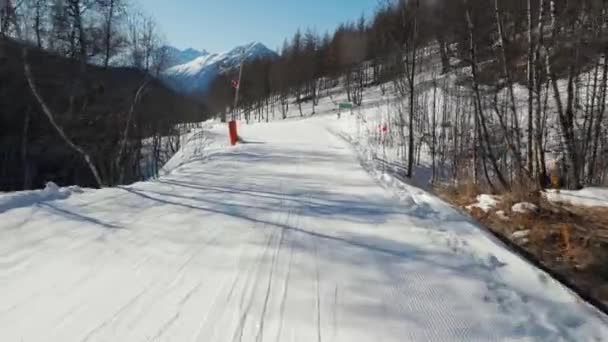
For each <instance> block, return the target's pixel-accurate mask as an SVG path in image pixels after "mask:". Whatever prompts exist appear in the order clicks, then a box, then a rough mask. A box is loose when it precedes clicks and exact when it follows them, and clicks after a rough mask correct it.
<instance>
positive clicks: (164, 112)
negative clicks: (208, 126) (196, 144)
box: [0, 0, 205, 191]
mask: <svg viewBox="0 0 608 342" xmlns="http://www.w3.org/2000/svg"><path fill="white" fill-rule="evenodd" d="M0 13H1V25H0V28H1V31H0V80H1V82H0V191H3V190H4V191H6V190H22V189H30V188H39V187H41V186H43V185H44V183H45V182H47V181H55V182H57V183H59V184H66V185H71V184H78V185H82V186H91V187H100V186H109V185H116V184H124V183H130V182H133V181H137V180H140V179H143V178H145V177H149V176H150V175H154V174H155V173H156V172H157V171H158V169H159V168H160V167H162V162H163V160H166V159H167V158H168V156H161V154H163V153H171V151H173V152H175V151H176V150H177V149H179V135H180V132H179V131H178V130H177V128H176V125H177V124H180V123H188V122H200V121H202V120H203V119H204V118H205V109H204V106H202V105H201V104H200V103H198V102H195V101H194V100H192V99H188V98H185V97H184V96H181V95H178V94H176V93H175V92H173V91H172V90H170V89H169V88H168V87H166V86H164V85H163V84H162V83H161V82H159V81H158V80H157V79H156V76H157V75H158V73H159V72H160V69H161V68H162V67H163V63H164V61H165V56H164V51H165V50H164V49H161V48H160V46H161V43H162V41H161V39H160V38H159V33H158V31H157V29H156V26H155V24H154V22H153V20H152V19H150V18H148V17H146V16H144V15H142V14H138V11H137V9H136V8H133V7H128V6H127V4H126V2H124V1H119V0H94V1H93V0H65V1H42V0H36V1H17V2H13V1H8V2H5V5H4V8H3V9H2V11H0ZM101 19H103V20H101Z"/></svg>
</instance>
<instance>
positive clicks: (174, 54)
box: [162, 46, 209, 68]
mask: <svg viewBox="0 0 608 342" xmlns="http://www.w3.org/2000/svg"><path fill="white" fill-rule="evenodd" d="M162 49H164V50H165V51H164V52H165V54H166V59H167V61H166V64H165V67H166V68H171V67H174V66H176V65H180V64H185V63H188V62H191V61H193V60H194V59H196V58H198V57H201V56H205V55H208V54H209V52H207V51H206V50H202V51H199V50H196V49H193V48H188V49H185V50H180V49H178V48H176V47H173V46H163V47H162Z"/></svg>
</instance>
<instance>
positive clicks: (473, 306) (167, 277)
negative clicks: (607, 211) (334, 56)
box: [0, 117, 608, 342]
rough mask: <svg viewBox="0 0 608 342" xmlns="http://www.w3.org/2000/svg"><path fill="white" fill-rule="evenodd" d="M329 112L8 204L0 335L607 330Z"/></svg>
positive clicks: (489, 337)
mask: <svg viewBox="0 0 608 342" xmlns="http://www.w3.org/2000/svg"><path fill="white" fill-rule="evenodd" d="M334 121H336V119H335V118H333V117H325V118H316V119H310V120H293V121H285V122H276V123H270V124H264V125H261V124H257V125H251V126H245V127H242V128H241V129H242V135H243V137H244V138H245V140H246V141H252V142H255V143H251V144H244V145H240V146H237V147H234V148H225V149H217V150H215V151H214V153H213V154H210V155H206V156H205V158H201V159H198V160H197V159H196V158H194V159H193V161H190V162H187V161H185V162H184V163H177V164H179V165H181V166H179V167H177V168H176V169H175V170H172V171H171V172H169V173H168V174H167V175H165V176H163V177H161V178H160V179H159V180H157V181H152V182H142V183H137V184H134V185H132V186H127V187H121V188H115V189H104V190H98V191H91V190H87V191H85V192H84V193H82V194H77V195H73V196H70V197H68V198H63V199H57V200H49V201H45V202H42V203H39V204H33V205H32V206H25V207H24V206H20V207H16V208H14V209H10V208H9V209H8V210H6V211H5V212H3V213H2V214H0V294H1V295H0V339H1V340H2V341H25V342H29V341H191V342H196V341H199V342H200V341H232V342H237V341H239V342H243V341H255V342H264V341H265V342H268V341H272V342H282V341H317V342H326V341H348V342H353V341H504V340H523V341H526V340H527V341H601V340H607V339H608V325H607V322H608V320H607V319H606V317H605V316H604V315H603V314H601V313H599V312H598V311H597V310H595V309H594V308H592V307H590V306H588V305H587V304H585V303H583V302H582V301H581V300H580V299H578V298H577V297H576V296H575V295H573V294H572V293H571V292H570V291H569V290H567V289H565V288H564V287H562V286H561V285H560V284H559V283H557V282H556V281H554V280H552V279H551V278H550V277H548V276H547V275H545V274H544V273H543V272H542V271H540V270H538V269H536V268H534V267H533V266H531V265H530V264H528V263H527V262H525V261H524V260H522V259H521V258H519V257H518V256H516V255H514V254H512V253H511V252H510V251H508V250H507V249H506V248H505V247H504V246H503V245H502V244H500V243H498V242H496V241H495V240H494V239H493V238H492V237H490V236H488V234H486V233H484V232H483V231H482V230H481V229H479V228H478V227H477V226H475V225H474V224H473V223H471V222H470V221H469V220H468V219H467V218H465V217H463V216H461V215H459V214H458V213H457V212H456V211H455V210H454V209H451V208H450V207H449V206H447V205H445V204H444V203H443V202H441V201H440V200H439V199H437V198H435V197H434V196H432V195H430V194H427V193H425V192H423V191H421V190H419V189H416V188H412V187H408V186H403V187H401V188H400V189H399V191H398V193H395V192H393V191H392V189H390V187H386V186H381V185H382V184H381V182H380V184H379V181H378V180H377V179H374V177H373V176H370V174H369V173H368V172H366V171H365V169H366V167H362V166H361V165H360V160H359V158H358V156H357V153H356V151H355V150H354V149H353V148H352V147H351V146H350V145H348V143H346V142H345V141H343V140H342V139H340V138H339V137H337V136H336V135H334V134H332V133H331V132H330V131H334V130H335V129H336V127H335V123H334ZM330 128H331V129H330ZM212 129H213V130H215V131H214V132H213V134H216V135H217V136H221V135H222V134H224V130H225V128H224V127H216V128H212ZM368 171H369V170H368Z"/></svg>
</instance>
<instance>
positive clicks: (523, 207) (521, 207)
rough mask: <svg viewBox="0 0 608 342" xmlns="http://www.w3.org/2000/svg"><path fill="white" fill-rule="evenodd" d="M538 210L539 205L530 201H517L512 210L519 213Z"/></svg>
mask: <svg viewBox="0 0 608 342" xmlns="http://www.w3.org/2000/svg"><path fill="white" fill-rule="evenodd" d="M537 210H538V207H537V206H536V205H535V204H533V203H530V202H521V203H517V204H515V205H514V206H513V207H512V208H511V211H512V212H514V213H518V214H527V213H531V212H535V211H537Z"/></svg>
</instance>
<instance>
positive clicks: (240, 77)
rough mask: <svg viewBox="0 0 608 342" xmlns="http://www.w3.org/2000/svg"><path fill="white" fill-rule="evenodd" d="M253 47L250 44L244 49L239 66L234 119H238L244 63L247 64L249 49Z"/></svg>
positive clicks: (233, 112)
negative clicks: (237, 112)
mask: <svg viewBox="0 0 608 342" xmlns="http://www.w3.org/2000/svg"><path fill="white" fill-rule="evenodd" d="M251 48H253V46H250V47H249V49H247V50H245V51H243V57H242V58H241V65H240V67H239V81H238V82H239V83H238V84H237V87H236V94H235V95H234V110H233V111H232V120H236V111H237V105H238V103H239V92H240V90H241V79H242V78H243V64H245V59H246V58H247V52H249V50H251Z"/></svg>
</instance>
